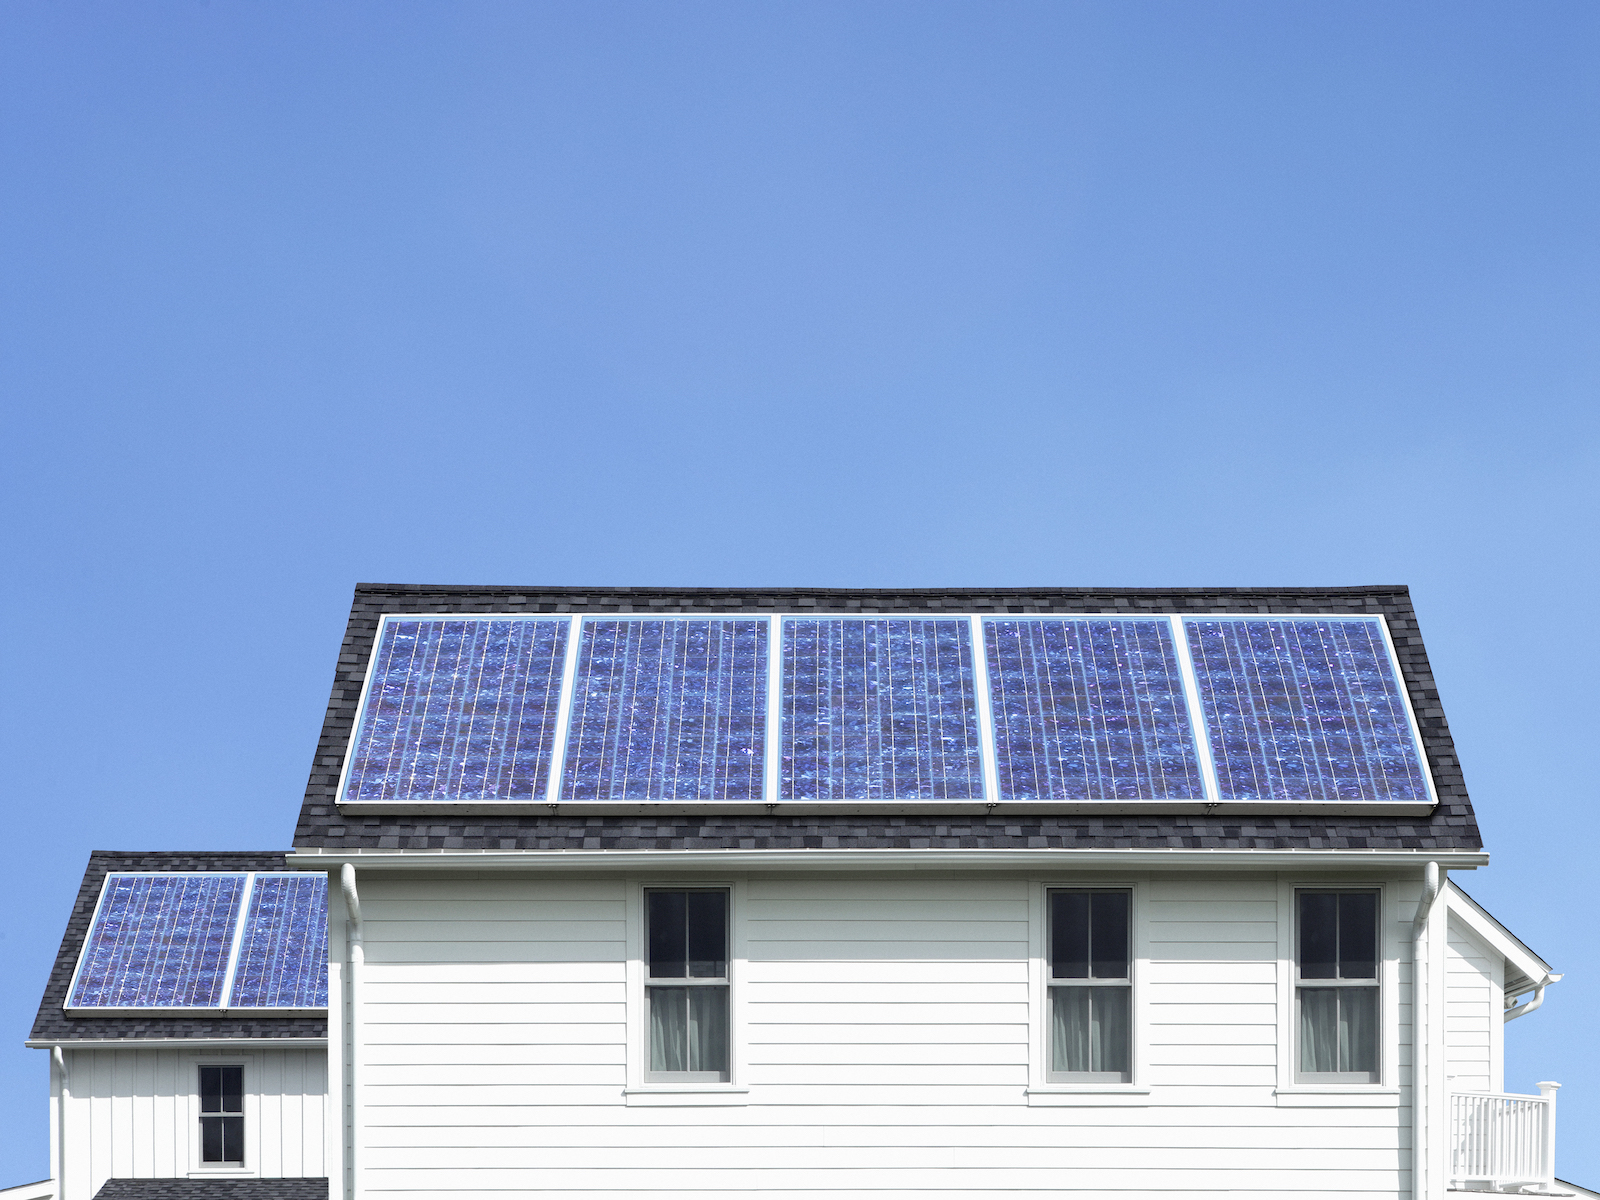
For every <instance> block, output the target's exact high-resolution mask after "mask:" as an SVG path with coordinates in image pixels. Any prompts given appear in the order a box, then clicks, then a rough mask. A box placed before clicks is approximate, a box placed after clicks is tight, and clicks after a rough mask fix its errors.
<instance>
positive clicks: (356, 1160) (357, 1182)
mask: <svg viewBox="0 0 1600 1200" xmlns="http://www.w3.org/2000/svg"><path fill="white" fill-rule="evenodd" d="M339 890H340V891H342V892H343V893H344V908H345V915H346V918H347V919H346V922H345V933H346V937H345V940H346V942H347V943H348V945H349V947H350V977H349V979H348V980H346V982H345V994H346V995H347V996H348V998H349V1005H350V1073H349V1084H348V1086H349V1089H350V1200H359V1197H360V1196H361V1132H362V1131H361V1090H360V1088H361V975H362V969H361V968H362V966H363V964H364V963H365V962H366V951H365V950H364V948H363V947H362V942H361V938H362V933H363V926H362V923H361V897H360V895H359V894H358V893H357V892H356V869H355V867H353V866H351V865H350V864H349V863H345V864H344V866H342V867H340V868H339Z"/></svg>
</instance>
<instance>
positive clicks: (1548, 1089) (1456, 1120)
mask: <svg viewBox="0 0 1600 1200" xmlns="http://www.w3.org/2000/svg"><path fill="white" fill-rule="evenodd" d="M1560 1086H1561V1085H1560V1084H1559V1083H1541V1084H1540V1085H1539V1092H1540V1094H1539V1095H1537V1096H1510V1095H1501V1094H1496V1093H1493V1092H1453V1093H1451V1096H1450V1148H1451V1167H1450V1175H1451V1177H1452V1179H1453V1181H1454V1182H1455V1183H1456V1184H1457V1185H1462V1184H1465V1185H1466V1186H1468V1187H1472V1188H1481V1189H1485V1190H1489V1191H1503V1190H1514V1189H1516V1188H1520V1187H1526V1186H1527V1185H1529V1184H1544V1185H1545V1186H1546V1187H1553V1186H1554V1184H1555V1178H1556V1162H1555V1159H1556V1089H1557V1088H1559V1087H1560Z"/></svg>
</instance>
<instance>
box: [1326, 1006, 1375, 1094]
mask: <svg viewBox="0 0 1600 1200" xmlns="http://www.w3.org/2000/svg"><path fill="white" fill-rule="evenodd" d="M1328 990H1329V991H1337V992H1338V993H1339V1070H1341V1071H1364V1072H1367V1073H1368V1074H1372V1073H1375V1072H1376V1071H1377V1069H1378V989H1377V988H1337V989H1334V988H1330V989H1328Z"/></svg>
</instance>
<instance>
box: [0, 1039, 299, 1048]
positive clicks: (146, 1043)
mask: <svg viewBox="0 0 1600 1200" xmlns="http://www.w3.org/2000/svg"><path fill="white" fill-rule="evenodd" d="M22 1044H23V1045H24V1046H26V1047H27V1048H28V1049H30V1050H54V1049H55V1048H56V1047H57V1046H60V1047H61V1048H62V1049H63V1050H149V1049H159V1050H173V1049H180V1048H184V1047H187V1048H188V1049H191V1050H239V1049H243V1048H245V1047H247V1046H253V1047H259V1048H261V1049H265V1050H270V1049H272V1048H273V1047H274V1046H282V1047H284V1048H285V1049H289V1050H314V1049H317V1048H318V1047H324V1046H326V1045H327V1044H328V1039H327V1038H325V1037H225V1038H204V1037H192V1038H174V1037H162V1038H157V1037H151V1038H29V1039H28V1040H27V1041H25V1042H23V1043H22Z"/></svg>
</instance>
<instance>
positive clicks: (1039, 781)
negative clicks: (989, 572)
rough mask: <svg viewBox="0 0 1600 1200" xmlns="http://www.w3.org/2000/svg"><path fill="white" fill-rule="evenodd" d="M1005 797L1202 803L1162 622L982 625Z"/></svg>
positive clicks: (1172, 648)
mask: <svg viewBox="0 0 1600 1200" xmlns="http://www.w3.org/2000/svg"><path fill="white" fill-rule="evenodd" d="M984 631H985V642H986V645H987V649H988V656H987V657H988V665H989V692H990V699H991V703H992V705H993V708H994V713H995V717H994V722H995V733H994V737H995V757H996V760H997V763H998V771H999V776H1000V790H999V795H1000V797H1001V799H1005V800H1204V799H1205V786H1204V781H1203V776H1202V772H1201V769H1200V763H1199V751H1198V747H1197V745H1196V742H1195V736H1194V726H1193V723H1192V722H1191V720H1190V716H1189V706H1188V699H1187V697H1186V695H1185V692H1184V686H1183V674H1182V670H1181V668H1180V664H1179V660H1178V654H1177V647H1176V645H1175V643H1174V640H1173V637H1172V628H1171V624H1170V623H1169V622H1168V621H1167V620H1165V619H1163V618H1152V619H1114V618H1105V619H1095V618H1082V619H1075V620H1072V619H1054V618H1036V619H1023V620H1016V619H997V618H990V619H988V620H986V621H985V622H984Z"/></svg>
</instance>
